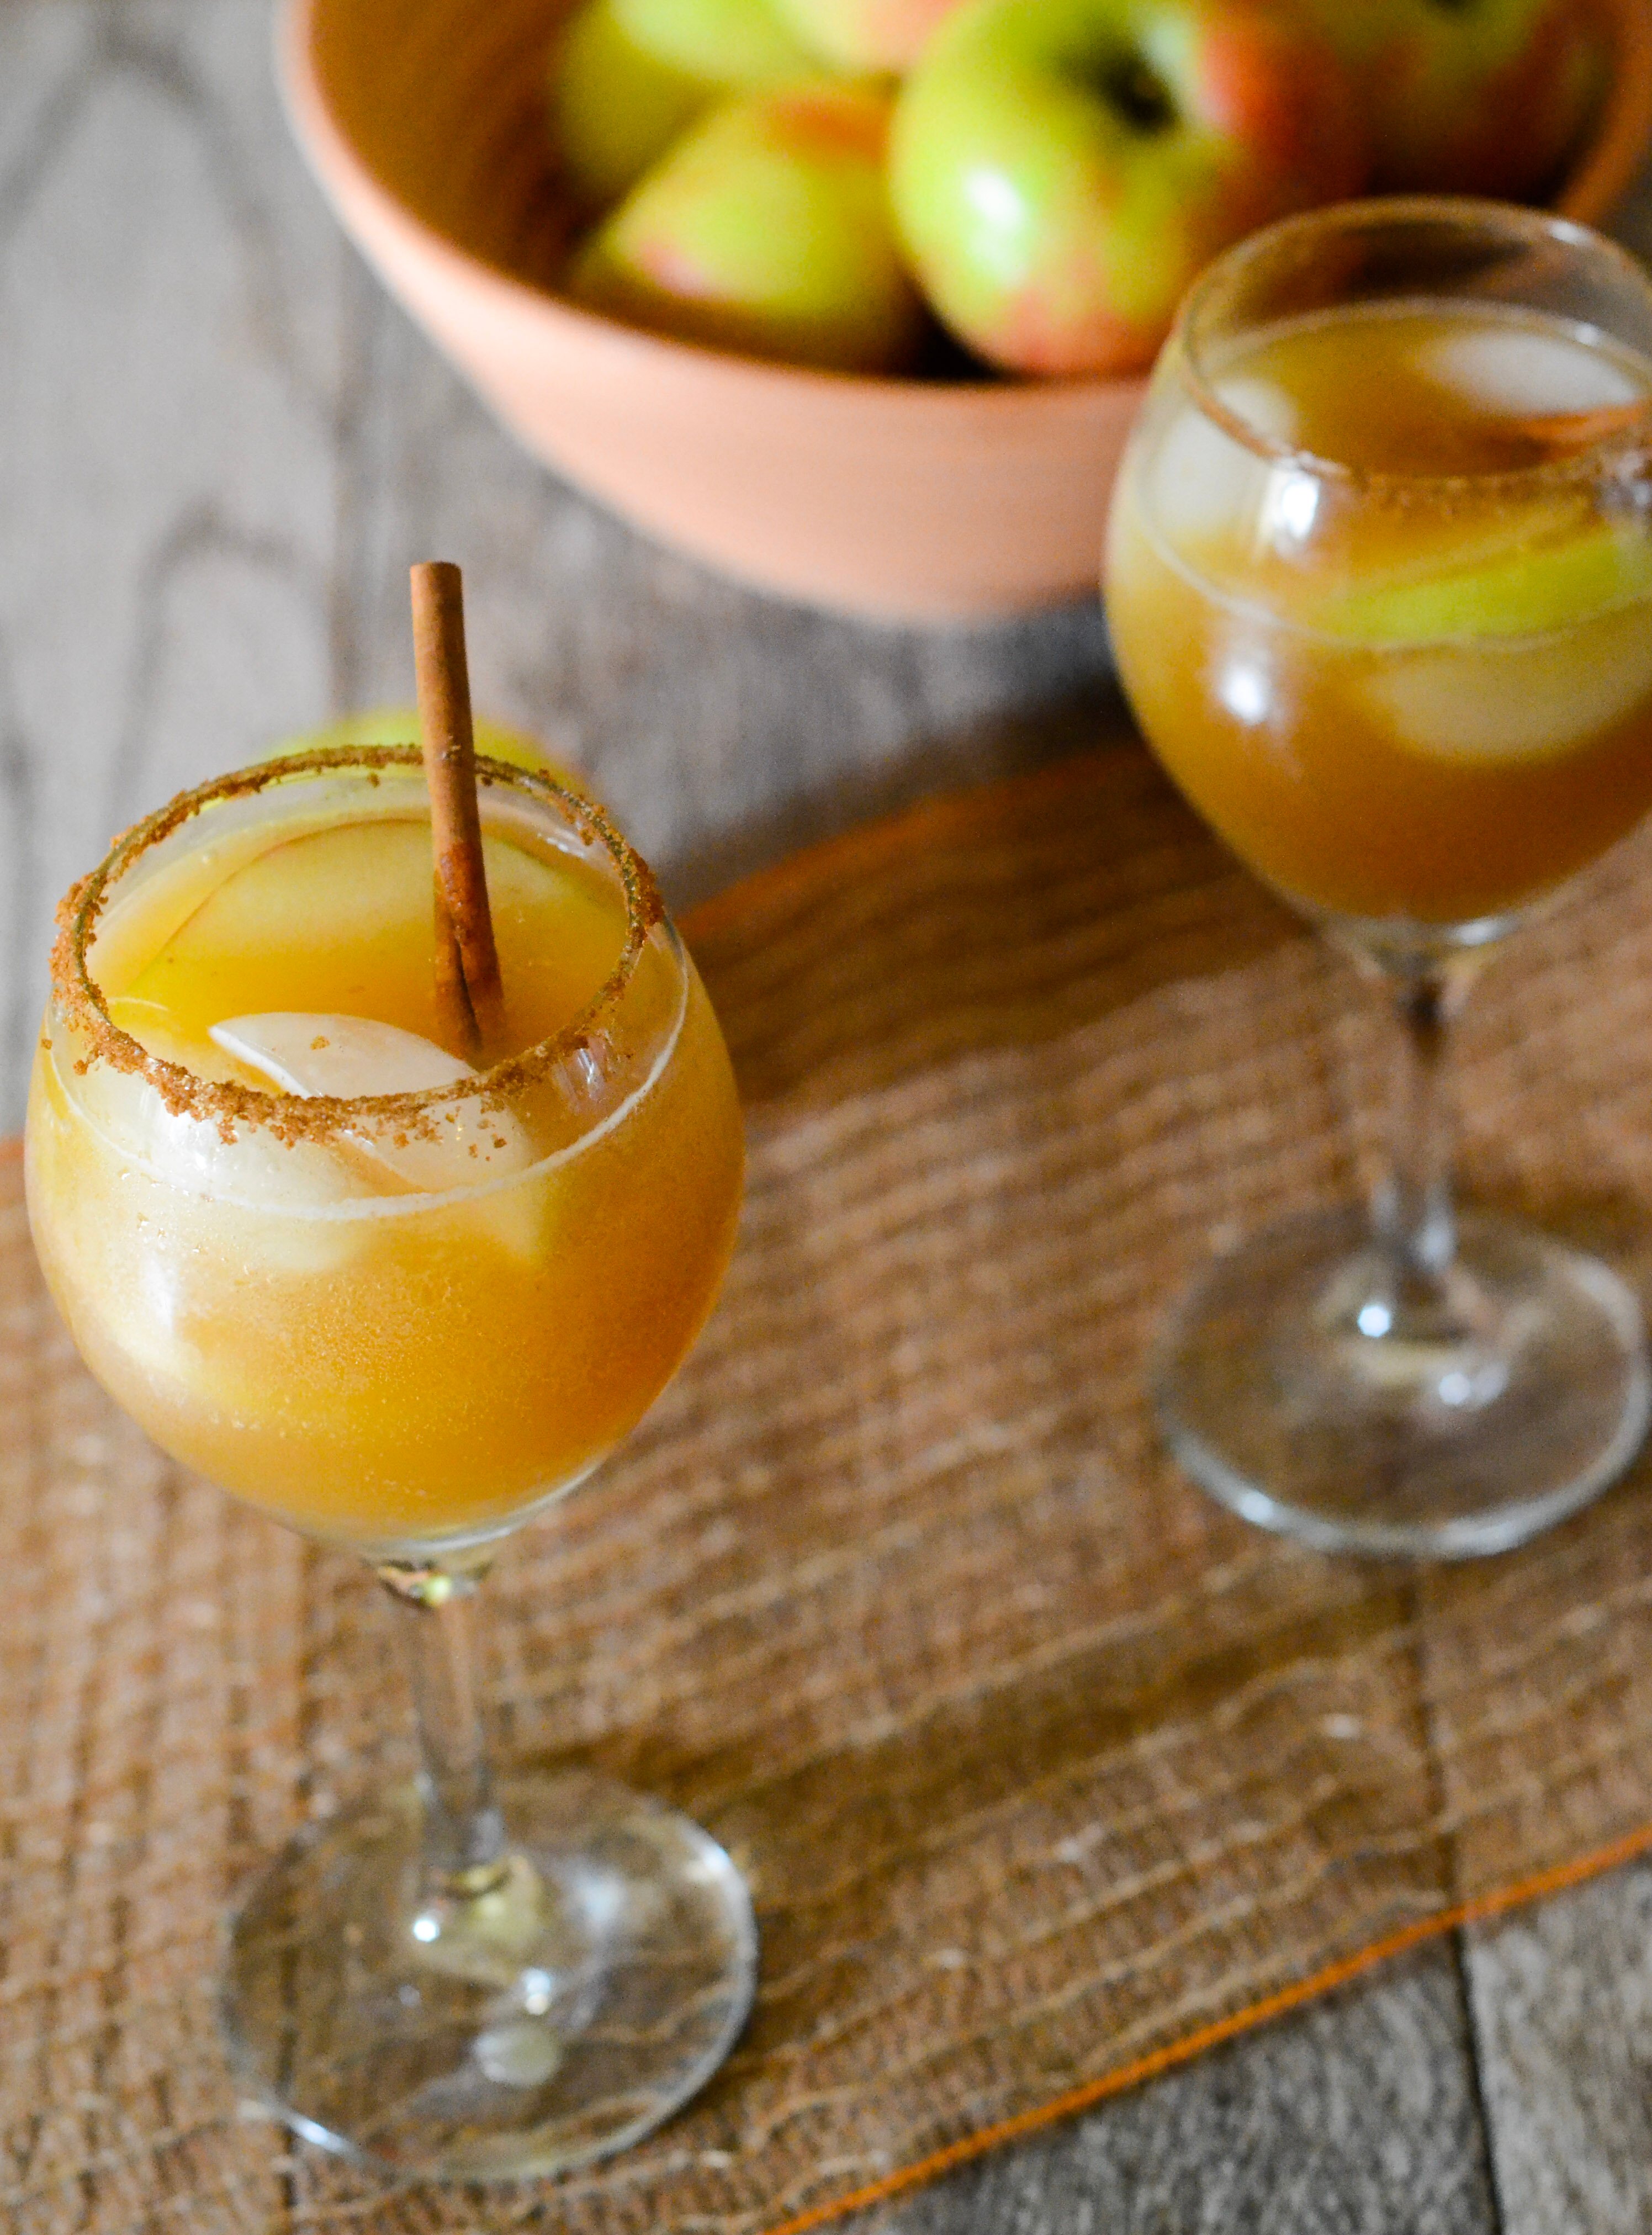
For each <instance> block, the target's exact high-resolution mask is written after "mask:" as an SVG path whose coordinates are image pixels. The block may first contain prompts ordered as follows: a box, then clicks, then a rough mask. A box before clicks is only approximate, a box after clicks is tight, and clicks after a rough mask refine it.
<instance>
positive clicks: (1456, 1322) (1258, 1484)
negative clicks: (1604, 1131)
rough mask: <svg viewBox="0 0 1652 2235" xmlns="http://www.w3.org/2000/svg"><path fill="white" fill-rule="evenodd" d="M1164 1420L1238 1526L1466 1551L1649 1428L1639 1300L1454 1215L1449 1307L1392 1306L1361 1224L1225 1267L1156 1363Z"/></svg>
mask: <svg viewBox="0 0 1652 2235" xmlns="http://www.w3.org/2000/svg"><path fill="white" fill-rule="evenodd" d="M1153 1394H1154V1400H1155V1403H1156V1405H1157V1411H1158V1417H1159V1422H1160V1426H1161V1427H1162V1429H1163V1431H1164V1436H1165V1439H1166V1440H1167V1442H1168V1443H1169V1445H1170V1449H1171V1450H1172V1452H1174V1453H1175V1454H1176V1457H1177V1458H1178V1459H1179V1460H1180V1461H1181V1463H1182V1465H1183V1466H1184V1467H1185V1468H1186V1469H1187V1471H1188V1472H1189V1473H1190V1475H1192V1476H1193V1477H1194V1478H1195V1479H1196V1481H1198V1482H1200V1483H1202V1484H1203V1485H1204V1487H1205V1488H1206V1489H1207V1490H1209V1491H1211V1492H1213V1493H1214V1495H1215V1496H1216V1497H1217V1498H1220V1499H1221V1500H1222V1502H1223V1504H1224V1505H1229V1506H1231V1507H1232V1508H1233V1509H1234V1511H1236V1513H1240V1514H1242V1515H1243V1517H1245V1519H1246V1520H1247V1521H1254V1522H1256V1523H1258V1524H1260V1525H1261V1526H1262V1527H1263V1528H1265V1529H1276V1530H1283V1531H1284V1532H1286V1533H1287V1534H1288V1535H1290V1536H1293V1537H1301V1539H1303V1540H1304V1541H1305V1542H1306V1543H1308V1544H1312V1545H1315V1546H1317V1547H1318V1548H1319V1549H1321V1550H1325V1551H1353V1552H1374V1553H1411V1554H1421V1555H1425V1556H1432V1557H1437V1558H1439V1557H1444V1558H1448V1559H1450V1558H1462V1557H1468V1556H1470V1555H1472V1554H1475V1553H1482V1552H1500V1551H1505V1550H1507V1549H1508V1548H1509V1547H1510V1546H1511V1545H1514V1544H1521V1543H1523V1542H1524V1540H1525V1539H1526V1538H1527V1537H1531V1536H1534V1535H1535V1534H1536V1533H1537V1530H1540V1529H1545V1528H1547V1527H1548V1526H1549V1524H1550V1523H1551V1522H1554V1521H1558V1520H1559V1519H1560V1518H1561V1517H1562V1516H1563V1515H1565V1514H1568V1513H1571V1512H1573V1511H1576V1510H1577V1507H1579V1506H1580V1505H1583V1504H1586V1503H1587V1502H1588V1500H1589V1499H1590V1498H1593V1497H1595V1496H1596V1494H1597V1493H1598V1492H1599V1491H1602V1490H1603V1489H1604V1488H1605V1487H1606V1485H1608V1484H1609V1482H1611V1481H1612V1480H1613V1479H1614V1478H1616V1476H1617V1475H1619V1474H1621V1473H1622V1472H1623V1469H1624V1468H1625V1467H1626V1466H1627V1465H1629V1461H1630V1459H1631V1458H1633V1457H1634V1455H1635V1452H1636V1450H1637V1448H1638V1447H1639V1445H1640V1443H1641V1441H1642V1438H1643V1436H1644V1435H1645V1433H1646V1427H1647V1420H1648V1413H1649V1404H1652V1377H1649V1371H1648V1364H1647V1353H1646V1340H1645V1336H1644V1334H1643V1332H1642V1323H1641V1314H1640V1308H1639V1307H1638V1305H1637V1304H1636V1300H1635V1297H1634V1296H1633V1294H1631V1293H1630V1291H1629V1288H1626V1287H1625V1286H1624V1284H1623V1281H1620V1280H1619V1279H1618V1277H1617V1275H1616V1274H1615V1273H1613V1272H1610V1271H1609V1269H1608V1268H1606V1267H1605V1266H1604V1265H1603V1264H1600V1263H1598V1262H1596V1260H1595V1259H1594V1258H1592V1257H1588V1256H1585V1255H1582V1254H1581V1253H1579V1252H1577V1251H1576V1250H1572V1249H1566V1248H1564V1246H1562V1245H1561V1244H1560V1243H1558V1242H1552V1241H1550V1240H1549V1239H1548V1238H1547V1237H1546V1236H1544V1235H1539V1234H1535V1233H1532V1232H1531V1231H1529V1230H1527V1229H1524V1228H1521V1227H1519V1226H1516V1225H1512V1224H1510V1223H1509V1222H1505V1221H1504V1220H1501V1219H1494V1218H1489V1217H1484V1216H1472V1215H1465V1216H1464V1218H1463V1220H1462V1222H1461V1228H1460V1234H1459V1255H1458V1258H1457V1261H1456V1263H1455V1265H1454V1267H1453V1268H1452V1271H1451V1272H1450V1273H1449V1274H1448V1275H1446V1281H1445V1284H1444V1294H1443V1295H1436V1296H1434V1297H1432V1298H1431V1299H1430V1300H1428V1302H1427V1303H1426V1306H1425V1305H1421V1304H1419V1303H1418V1302H1417V1301H1415V1300H1413V1301H1409V1302H1408V1301H1406V1300H1405V1299H1403V1298H1400V1297H1399V1296H1397V1295H1395V1294H1394V1291H1393V1281H1392V1276H1391V1275H1389V1274H1388V1272H1387V1267H1386V1265H1385V1263H1384V1261H1383V1260H1382V1258H1381V1256H1380V1254H1379V1253H1378V1252H1377V1251H1376V1250H1375V1249H1373V1247H1372V1244H1371V1241H1370V1235H1369V1230H1368V1229H1367V1226H1366V1225H1365V1223H1364V1222H1363V1220H1362V1219H1361V1218H1360V1216H1359V1214H1358V1213H1357V1212H1354V1211H1352V1210H1349V1211H1341V1212H1333V1213H1328V1214H1321V1215H1317V1216H1308V1217H1301V1218H1295V1219H1291V1220H1288V1221H1287V1222H1283V1223H1282V1224H1280V1225H1278V1226H1275V1227H1270V1228H1269V1229H1266V1230H1265V1231H1264V1232H1262V1233H1261V1234H1259V1235H1256V1236H1255V1238H1254V1239H1252V1240H1251V1241H1249V1242H1246V1243H1244V1244H1243V1245H1242V1247H1241V1248H1239V1249H1236V1250H1235V1251H1234V1252H1233V1253H1232V1254H1231V1255H1228V1256H1225V1257H1223V1258H1220V1259H1218V1260H1217V1262H1216V1263H1215V1264H1214V1265H1213V1266H1212V1267H1211V1268H1210V1270H1209V1271H1208V1272H1207V1273H1206V1274H1205V1275H1204V1277H1203V1280H1202V1281H1200V1282H1199V1283H1198V1285H1197V1286H1196V1288H1195V1289H1194V1291H1193V1293H1192V1294H1191V1295H1190V1296H1189V1297H1188V1299H1187V1300H1186V1301H1185V1302H1184V1303H1183V1306H1182V1307H1181V1308H1180V1310H1179V1311H1178V1312H1177V1314H1175V1315H1174V1317H1173V1318H1172V1320H1171V1321H1170V1325H1169V1326H1168V1327H1167V1328H1166V1330H1165V1332H1164V1337H1163V1339H1162V1340H1161V1343H1160V1346H1159V1349H1158V1353H1157V1360H1156V1362H1155V1367H1154V1373H1153Z"/></svg>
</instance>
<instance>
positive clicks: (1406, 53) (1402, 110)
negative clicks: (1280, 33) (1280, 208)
mask: <svg viewBox="0 0 1652 2235" xmlns="http://www.w3.org/2000/svg"><path fill="white" fill-rule="evenodd" d="M1298 4H1300V5H1301V7H1302V10H1303V12H1304V15H1305V16H1306V17H1308V19H1309V20H1311V21H1312V22H1313V23H1314V24H1315V25H1317V27H1318V28H1319V29H1321V31H1322V32H1323V34H1324V36H1326V37H1327V38H1328V39H1329V40H1330V41H1331V43H1332V44H1333V45H1334V46H1335V47H1336V48H1337V49H1338V50H1339V52H1340V53H1341V55H1342V56H1344V58H1345V60H1346V61H1347V62H1348V64H1349V66H1350V68H1351V69H1352V70H1353V71H1354V79H1355V83H1356V85H1357V87H1358V89H1359V91H1360V97H1361V99H1362V101H1363V102H1364V104H1365V108H1366V113H1367V118H1368V120H1369V122H1370V128H1371V153H1372V183H1373V186H1376V187H1382V188H1384V189H1387V190H1391V191H1394V192H1403V191H1409V190H1412V189H1415V188H1426V189H1428V190H1430V191H1432V192H1434V193H1475V194H1495V195H1502V196H1505V197H1508V196H1518V195H1520V194H1527V193H1533V192H1535V191H1536V190H1537V188H1539V187H1544V186H1545V185H1547V184H1548V183H1549V181H1550V180H1551V179H1552V178H1553V176H1554V174H1555V173H1556V171H1557V169H1558V168H1559V167H1560V164H1561V161H1562V160H1563V158H1564V156H1565V154H1566V153H1567V151H1568V149H1569V148H1570V147H1572V146H1573V144H1574V143H1575V142H1576V141H1577V137H1578V135H1579V134H1580V132H1581V131H1582V129H1583V125H1584V123H1585V122H1586V121H1587V119H1588V117H1589V114H1590V109H1591V108H1593V107H1594V105H1595V102H1596V100H1597V98H1598V97H1599V95H1600V93H1601V90H1602V89H1603V85H1604V82H1605V74H1606V68H1607V63H1606V56H1605V51H1604V49H1603V44H1602V41H1601V36H1600V33H1599V31H1598V30H1597V29H1596V24H1595V23H1594V20H1593V16H1592V13H1591V11H1590V9H1589V8H1588V7H1586V6H1583V5H1580V4H1579V0H1298Z"/></svg>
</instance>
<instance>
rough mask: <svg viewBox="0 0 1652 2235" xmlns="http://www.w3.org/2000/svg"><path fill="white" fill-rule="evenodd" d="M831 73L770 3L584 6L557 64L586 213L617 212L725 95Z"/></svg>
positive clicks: (577, 189)
mask: <svg viewBox="0 0 1652 2235" xmlns="http://www.w3.org/2000/svg"><path fill="white" fill-rule="evenodd" d="M820 67H821V66H820V62H819V60H818V59H817V57H816V56H815V55H814V54H813V53H811V52H810V49H809V48H808V47H807V46H805V45H804V44H803V43H802V41H800V40H799V39H798V38H796V36H794V34H793V33H792V31H791V30H790V29H789V27H788V26H787V24H786V23H784V22H783V20H782V19H781V17H780V16H779V15H778V14H777V12H776V10H775V9H774V7H773V6H771V5H770V0H585V5H584V6H583V7H581V8H580V9H578V10H575V12H574V14H573V15H572V16H570V17H569V18H568V20H567V24H566V25H565V26H564V28H563V31H562V35H561V38H559V39H558V41H557V42H556V44H555V45H554V48H553V49H552V51H551V57H550V63H549V95H550V110H551V132H552V137H553V141H554V145H555V147H556V150H557V155H558V160H559V161H560V163H561V169H562V174H563V176H564V178H565V179H566V180H567V184H568V186H569V187H570V188H571V190H572V193H573V195H574V200H575V202H576V203H577V204H578V205H579V206H580V207H581V208H582V209H585V210H587V211H589V212H597V211H601V210H606V209H607V208H609V207H611V206H612V205H613V203H615V202H617V201H618V200H620V196H621V195H622V194H624V193H626V192H628V190H629V189H630V188H631V187H632V186H633V185H634V184H635V182H636V181H637V180H639V178H640V177H641V176H642V174H643V173H644V172H645V171H646V169H647V168H648V167H649V165H650V164H651V163H652V162H654V161H656V160H657V159H658V158H659V156H660V155H662V154H664V153H665V149H666V148H667V147H669V146H670V145H671V143H672V141H673V140H674V139H676V137H677V136H678V134H679V133H680V132H681V131H682V130H683V128H684V127H685V125H687V124H690V123H692V121H693V119H694V118H695V117H696V116H698V115H699V114H700V112H701V110H702V109H704V108H708V107H709V106H710V105H711V102H714V101H717V100H719V99H721V98H722V97H723V96H724V95H726V94H729V93H741V92H746V91H751V90H755V89H756V88H758V87H762V86H771V85H784V84H786V83H787V82H789V81H790V80H793V79H810V78H815V77H818V76H819V75H820Z"/></svg>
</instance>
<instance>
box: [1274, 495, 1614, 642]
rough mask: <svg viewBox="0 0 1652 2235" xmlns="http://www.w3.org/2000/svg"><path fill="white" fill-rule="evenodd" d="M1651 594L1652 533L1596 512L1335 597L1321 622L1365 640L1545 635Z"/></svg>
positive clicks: (1319, 615)
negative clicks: (1531, 537) (1548, 532)
mask: <svg viewBox="0 0 1652 2235" xmlns="http://www.w3.org/2000/svg"><path fill="white" fill-rule="evenodd" d="M1649 597H1652V539H1649V537H1648V536H1647V535H1646V534H1645V533H1644V532H1643V530H1642V528H1640V527H1639V526H1638V524H1634V523H1623V524H1622V525H1620V524H1618V523H1617V522H1616V521H1595V522H1594V523H1592V524H1591V525H1590V526H1588V527H1586V528H1581V529H1577V528H1574V529H1573V531H1572V532H1571V533H1570V534H1566V533H1564V532H1563V533H1561V534H1557V536H1555V537H1554V538H1553V539H1552V540H1551V541H1538V542H1537V543H1536V544H1535V545H1533V544H1531V543H1530V542H1528V541H1524V539H1523V540H1522V541H1520V542H1519V543H1518V544H1515V545H1514V546H1512V547H1511V545H1510V543H1509V541H1508V538H1507V535H1506V533H1505V536H1504V538H1503V547H1502V549H1501V550H1498V551H1495V552H1491V553H1488V554H1486V555H1485V556H1483V557H1478V558H1474V559H1464V560H1459V563H1458V564H1457V565H1455V566H1446V567H1439V568H1438V569H1436V570H1434V571H1432V572H1428V573H1417V574H1415V575H1413V576H1410V577H1408V578H1404V579H1400V580H1392V579H1391V580H1387V581H1378V582H1369V583H1363V584H1361V585H1360V587H1359V588H1357V589H1350V590H1347V591H1344V592H1342V593H1340V594H1339V595H1337V596H1334V597H1332V598H1328V599H1327V600H1325V601H1324V602H1323V604H1321V605H1319V606H1315V608H1314V615H1313V619H1314V626H1315V627H1316V628H1320V629H1322V630H1323V631H1324V632H1326V633H1327V634H1328V635H1331V636H1337V637H1341V638H1344V639H1354V641H1356V642H1358V643H1360V644H1368V645H1396V644H1433V643H1438V642H1439V641H1440V640H1441V639H1448V638H1458V639H1462V638H1472V637H1522V636H1541V635H1545V634H1547V633H1548V632H1550V631H1551V630H1554V629H1560V628H1565V627H1568V626H1571V625H1573V624H1575V623H1577V622H1578V621H1583V620H1587V619H1590V617H1591V616H1592V615H1593V614H1596V613H1607V612H1609V611H1610V610H1611V609H1612V608H1613V607H1614V606H1624V605H1630V604H1634V603H1636V602H1638V601H1640V600H1645V599H1647V598H1649Z"/></svg>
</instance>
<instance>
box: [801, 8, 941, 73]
mask: <svg viewBox="0 0 1652 2235" xmlns="http://www.w3.org/2000/svg"><path fill="white" fill-rule="evenodd" d="M958 5H959V0H775V6H776V8H777V10H779V11H780V12H781V13H782V14H783V16H785V17H786V19H787V21H788V22H789V23H790V24H791V27H792V29H794V30H795V31H796V34H797V36H798V37H799V38H800V39H802V40H803V42H804V43H805V44H806V45H807V46H809V47H810V48H812V49H813V50H814V52H815V53H816V54H817V55H818V56H820V58H821V60H822V61H823V62H831V63H833V64H835V65H836V68H837V69H842V70H853V71H856V72H860V71H867V72H872V71H878V70H894V71H901V70H908V69H911V67H912V65H913V63H914V62H916V61H917V59H918V56H920V55H921V53H922V52H923V49H924V48H925V47H926V46H927V45H928V41H929V36H930V34H931V32H933V31H934V29H935V27H936V26H937V24H939V23H941V20H942V18H943V17H944V16H950V15H951V14H952V13H953V11H954V9H955V8H957V6H958Z"/></svg>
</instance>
